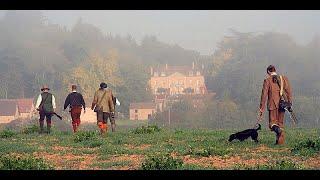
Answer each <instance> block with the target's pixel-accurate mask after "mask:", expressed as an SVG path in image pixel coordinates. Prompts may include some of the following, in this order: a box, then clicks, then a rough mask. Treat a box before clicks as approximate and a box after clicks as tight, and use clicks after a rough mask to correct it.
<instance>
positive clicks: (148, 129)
mask: <svg viewBox="0 0 320 180" xmlns="http://www.w3.org/2000/svg"><path fill="white" fill-rule="evenodd" d="M160 131H161V128H159V127H158V126H156V125H152V126H141V127H137V128H136V129H134V130H133V133H134V134H152V133H155V132H160Z"/></svg>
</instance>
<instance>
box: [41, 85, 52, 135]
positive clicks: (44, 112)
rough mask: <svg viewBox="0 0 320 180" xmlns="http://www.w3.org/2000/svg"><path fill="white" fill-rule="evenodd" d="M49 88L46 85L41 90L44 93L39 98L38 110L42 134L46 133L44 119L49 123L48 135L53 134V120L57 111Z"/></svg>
mask: <svg viewBox="0 0 320 180" xmlns="http://www.w3.org/2000/svg"><path fill="white" fill-rule="evenodd" d="M49 90H50V89H49V87H48V86H47V85H44V86H43V87H42V88H41V91H42V93H41V94H40V95H39V96H38V99H37V102H36V109H37V110H38V111H39V115H40V119H39V123H40V132H39V133H40V134H41V133H43V132H44V130H43V126H44V118H46V121H47V133H48V134H49V133H50V132H51V118H52V115H53V112H55V109H56V100H55V97H54V95H53V94H51V93H49Z"/></svg>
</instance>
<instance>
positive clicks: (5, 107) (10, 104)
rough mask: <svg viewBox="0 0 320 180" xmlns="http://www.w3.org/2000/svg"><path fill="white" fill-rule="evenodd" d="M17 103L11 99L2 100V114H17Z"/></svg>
mask: <svg viewBox="0 0 320 180" xmlns="http://www.w3.org/2000/svg"><path fill="white" fill-rule="evenodd" d="M16 110H17V103H16V102H15V101H10V100H0V116H14V115H16Z"/></svg>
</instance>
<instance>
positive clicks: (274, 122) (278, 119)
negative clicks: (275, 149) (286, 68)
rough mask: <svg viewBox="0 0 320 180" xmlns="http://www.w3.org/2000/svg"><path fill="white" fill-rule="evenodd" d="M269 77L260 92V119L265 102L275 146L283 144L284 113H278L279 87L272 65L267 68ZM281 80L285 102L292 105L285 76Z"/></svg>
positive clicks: (289, 88)
mask: <svg viewBox="0 0 320 180" xmlns="http://www.w3.org/2000/svg"><path fill="white" fill-rule="evenodd" d="M267 73H268V75H269V77H268V78H266V79H265V80H264V82H263V88H262V92H261V101H260V108H259V110H260V113H259V116H260V118H259V119H261V117H262V115H263V113H264V112H265V104H266V102H267V108H268V111H269V128H270V129H271V131H274V132H275V133H276V144H283V143H284V114H285V112H282V111H279V102H280V87H279V85H278V84H277V81H276V80H275V77H276V76H277V74H276V69H275V67H274V66H273V65H270V66H269V67H268V68H267ZM282 79H283V93H286V95H287V101H288V102H290V103H291V104H292V92H291V86H290V83H289V80H288V78H287V77H286V76H282ZM267 98H268V101H267Z"/></svg>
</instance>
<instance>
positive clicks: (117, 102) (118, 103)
mask: <svg viewBox="0 0 320 180" xmlns="http://www.w3.org/2000/svg"><path fill="white" fill-rule="evenodd" d="M116 105H118V106H120V101H119V100H118V98H116Z"/></svg>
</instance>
